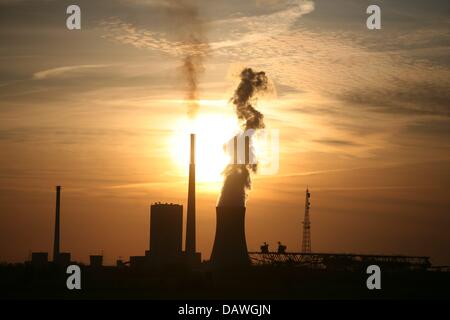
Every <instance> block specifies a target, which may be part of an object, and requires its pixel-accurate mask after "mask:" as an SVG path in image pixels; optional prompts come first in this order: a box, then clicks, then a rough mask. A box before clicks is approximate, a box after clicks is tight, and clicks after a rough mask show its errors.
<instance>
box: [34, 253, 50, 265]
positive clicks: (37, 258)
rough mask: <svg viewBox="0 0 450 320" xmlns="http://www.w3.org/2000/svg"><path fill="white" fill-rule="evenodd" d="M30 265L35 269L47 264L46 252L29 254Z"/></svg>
mask: <svg viewBox="0 0 450 320" xmlns="http://www.w3.org/2000/svg"><path fill="white" fill-rule="evenodd" d="M31 264H32V265H33V266H37V267H43V266H46V265H47V264H48V253H47V252H33V253H31Z"/></svg>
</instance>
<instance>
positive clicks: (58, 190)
mask: <svg viewBox="0 0 450 320" xmlns="http://www.w3.org/2000/svg"><path fill="white" fill-rule="evenodd" d="M60 202H61V186H56V212H55V235H54V237H55V238H54V240H53V261H54V262H56V261H58V258H59V253H60V252H59V240H60V236H59V215H60V211H59V210H60Z"/></svg>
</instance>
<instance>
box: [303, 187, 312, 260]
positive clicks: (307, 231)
mask: <svg viewBox="0 0 450 320" xmlns="http://www.w3.org/2000/svg"><path fill="white" fill-rule="evenodd" d="M310 198H311V194H310V193H309V190H308V188H306V198H305V218H304V220H303V242H302V252H303V253H310V252H311V222H310V221H309V208H310V207H311V201H310Z"/></svg>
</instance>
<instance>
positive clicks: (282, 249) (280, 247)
mask: <svg viewBox="0 0 450 320" xmlns="http://www.w3.org/2000/svg"><path fill="white" fill-rule="evenodd" d="M286 248H287V247H286V246H285V245H283V244H282V243H281V242H280V241H278V251H277V252H278V253H286Z"/></svg>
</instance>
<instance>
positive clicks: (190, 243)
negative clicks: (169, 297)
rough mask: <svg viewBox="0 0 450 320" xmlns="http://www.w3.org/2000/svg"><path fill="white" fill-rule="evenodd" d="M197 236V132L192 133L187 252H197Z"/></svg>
mask: <svg viewBox="0 0 450 320" xmlns="http://www.w3.org/2000/svg"><path fill="white" fill-rule="evenodd" d="M195 236H196V235H195V134H191V147H190V163H189V186H188V201H187V214H186V254H194V253H195V252H196V245H195Z"/></svg>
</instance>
